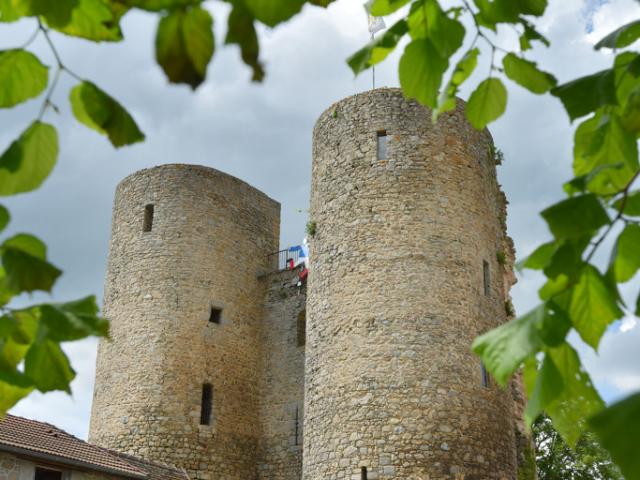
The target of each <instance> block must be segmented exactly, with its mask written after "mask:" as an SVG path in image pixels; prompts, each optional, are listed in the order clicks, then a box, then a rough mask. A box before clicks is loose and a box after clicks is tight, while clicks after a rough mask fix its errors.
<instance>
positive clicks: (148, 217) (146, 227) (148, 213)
mask: <svg viewBox="0 0 640 480" xmlns="http://www.w3.org/2000/svg"><path fill="white" fill-rule="evenodd" d="M152 228H153V205H152V204H149V205H145V207H144V223H143V224H142V231H143V232H150V231H151V229H152Z"/></svg>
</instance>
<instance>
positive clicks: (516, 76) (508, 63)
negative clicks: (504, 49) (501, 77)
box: [502, 53, 557, 93]
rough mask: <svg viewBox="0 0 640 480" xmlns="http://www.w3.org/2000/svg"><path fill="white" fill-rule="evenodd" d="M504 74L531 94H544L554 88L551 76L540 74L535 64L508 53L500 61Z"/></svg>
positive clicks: (554, 81) (554, 84)
mask: <svg viewBox="0 0 640 480" xmlns="http://www.w3.org/2000/svg"><path fill="white" fill-rule="evenodd" d="M502 64H503V66H504V73H505V74H506V75H507V77H509V78H510V79H511V80H513V81H514V82H516V83H517V84H519V85H521V86H523V87H524V88H526V89H527V90H530V91H531V92H533V93H545V92H548V91H549V90H551V89H552V88H553V87H555V86H556V83H557V82H556V79H555V77H554V76H553V75H551V74H549V73H546V72H541V71H540V70H538V67H537V66H536V64H535V63H533V62H530V61H528V60H525V59H523V58H520V57H518V56H517V55H515V54H514V53H508V54H506V55H505V56H504V58H503V59H502Z"/></svg>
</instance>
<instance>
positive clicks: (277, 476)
mask: <svg viewBox="0 0 640 480" xmlns="http://www.w3.org/2000/svg"><path fill="white" fill-rule="evenodd" d="M299 268H300V267H299ZM299 268H298V269H296V270H293V271H291V270H289V271H287V270H285V271H282V272H278V273H273V274H271V275H269V276H268V277H267V278H266V281H267V282H268V292H267V298H266V314H265V317H264V322H263V337H262V345H263V357H262V358H263V361H262V372H261V376H260V391H261V392H262V403H261V407H260V421H261V426H262V429H261V430H262V434H261V441H260V450H259V458H258V478H259V479H261V480H300V478H302V428H303V415H304V411H303V403H304V401H303V400H304V350H305V346H304V345H299V343H303V342H301V341H299V340H301V339H299V335H300V336H302V335H303V333H304V332H303V331H301V330H299V327H300V326H299V322H303V321H304V318H305V317H304V311H305V306H306V299H307V294H306V286H304V285H303V286H302V287H297V286H295V285H294V284H293V281H295V279H296V278H297V277H298V272H299ZM296 420H297V422H296ZM296 423H297V425H296ZM296 433H297V435H296Z"/></svg>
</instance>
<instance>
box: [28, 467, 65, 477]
mask: <svg viewBox="0 0 640 480" xmlns="http://www.w3.org/2000/svg"><path fill="white" fill-rule="evenodd" d="M34 480H62V472H60V471H58V470H50V469H48V468H42V467H36V473H35V476H34Z"/></svg>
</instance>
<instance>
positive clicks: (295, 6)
mask: <svg viewBox="0 0 640 480" xmlns="http://www.w3.org/2000/svg"><path fill="white" fill-rule="evenodd" d="M245 4H246V5H247V8H248V9H249V10H250V11H251V13H252V14H253V16H254V17H255V18H256V19H257V20H259V21H261V22H262V23H264V24H265V25H268V26H269V27H275V26H276V25H277V24H279V23H281V22H284V21H285V20H289V19H290V18H291V17H293V16H294V15H295V14H296V13H298V12H299V11H300V9H302V6H303V5H304V4H305V0H245Z"/></svg>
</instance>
